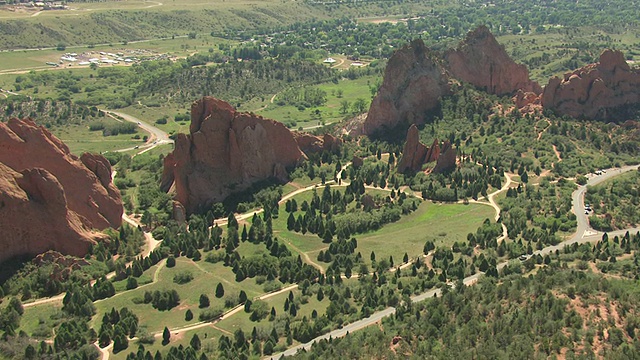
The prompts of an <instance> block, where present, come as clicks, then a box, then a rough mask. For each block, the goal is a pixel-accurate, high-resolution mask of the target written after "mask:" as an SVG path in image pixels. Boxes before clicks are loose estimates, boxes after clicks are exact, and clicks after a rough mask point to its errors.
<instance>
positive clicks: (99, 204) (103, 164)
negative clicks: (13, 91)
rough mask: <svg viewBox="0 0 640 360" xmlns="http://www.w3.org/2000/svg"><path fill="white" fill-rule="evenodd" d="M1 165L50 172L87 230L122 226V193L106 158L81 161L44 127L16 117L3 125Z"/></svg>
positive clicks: (87, 156)
mask: <svg viewBox="0 0 640 360" xmlns="http://www.w3.org/2000/svg"><path fill="white" fill-rule="evenodd" d="M0 162H2V163H4V164H5V165H7V166H9V167H10V168H12V169H14V170H15V171H18V172H22V171H23V170H26V169H33V168H42V169H45V170H47V171H48V172H49V173H51V174H52V175H53V176H55V178H56V179H57V180H58V181H59V182H60V184H61V185H62V187H63V189H66V190H67V194H66V195H67V203H68V205H69V210H71V211H73V212H75V213H77V214H78V215H80V216H81V217H82V218H83V223H84V225H86V226H87V227H89V228H94V229H100V230H102V229H105V228H108V227H113V228H117V227H119V226H120V225H121V224H122V213H123V210H124V209H123V207H122V201H121V199H120V192H119V191H118V189H117V188H116V187H115V186H114V185H113V183H112V182H111V165H110V164H109V161H108V160H107V159H105V158H104V156H102V155H94V154H84V155H83V156H82V157H81V158H80V159H78V157H76V156H75V155H73V154H71V152H70V151H69V148H68V147H67V145H65V144H64V143H63V142H62V141H60V140H59V139H58V138H56V137H55V136H53V135H52V134H51V133H50V132H49V131H48V130H47V129H45V128H44V127H42V126H37V125H36V124H35V123H34V122H33V121H32V120H30V119H24V120H18V119H15V118H14V119H10V120H9V121H8V122H7V123H6V124H5V123H0ZM71 189H72V190H73V191H70V190H71Z"/></svg>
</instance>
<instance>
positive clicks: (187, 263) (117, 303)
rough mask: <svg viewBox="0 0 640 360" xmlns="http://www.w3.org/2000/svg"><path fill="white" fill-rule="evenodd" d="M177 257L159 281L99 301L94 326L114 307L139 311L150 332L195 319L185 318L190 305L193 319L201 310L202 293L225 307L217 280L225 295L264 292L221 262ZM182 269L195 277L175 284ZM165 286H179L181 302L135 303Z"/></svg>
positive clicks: (93, 321) (161, 274) (166, 287)
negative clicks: (167, 306)
mask: <svg viewBox="0 0 640 360" xmlns="http://www.w3.org/2000/svg"><path fill="white" fill-rule="evenodd" d="M176 260H177V261H176V266H175V267H173V268H166V267H164V268H162V270H161V271H160V274H159V278H158V280H159V281H158V282H157V283H154V284H150V285H147V286H143V287H139V288H137V289H135V290H132V291H127V292H124V293H119V294H117V295H116V296H113V297H111V298H109V299H105V300H102V301H98V302H96V303H95V305H96V308H97V315H96V316H94V318H93V319H92V326H93V327H95V328H99V322H100V321H101V319H102V314H104V312H105V311H110V310H111V308H112V307H115V308H116V309H120V308H122V307H125V306H126V307H128V308H129V309H131V310H132V311H133V312H134V313H136V315H138V318H139V319H140V325H141V326H145V327H147V329H148V330H149V332H158V331H162V329H164V327H165V326H169V327H171V328H175V327H180V326H185V325H187V324H188V323H192V322H193V320H192V321H191V322H187V321H185V319H184V314H185V311H186V310H187V309H191V311H193V314H194V319H197V318H198V315H199V314H200V309H198V304H199V298H200V294H207V295H208V296H209V299H210V302H211V307H212V308H215V307H219V308H222V307H223V305H224V298H221V299H218V298H216V297H215V295H214V292H215V288H216V285H217V284H218V283H222V284H223V286H224V289H225V295H228V294H231V293H235V294H238V293H239V292H240V290H244V291H245V292H246V293H247V295H248V296H249V297H250V298H251V297H254V296H256V295H258V294H261V293H262V289H261V288H260V287H259V286H258V285H257V284H256V283H255V280H253V279H246V280H244V281H242V282H240V283H238V282H236V281H235V275H234V274H233V272H232V271H231V269H230V268H228V267H224V266H223V264H222V263H217V264H210V263H207V262H205V261H204V260H201V261H199V262H197V263H194V262H193V261H191V260H190V259H187V258H184V257H180V258H178V259H176ZM181 271H190V272H191V273H192V274H193V276H194V279H193V280H192V281H190V282H189V283H187V284H183V285H179V284H175V283H174V282H173V276H174V275H175V274H176V273H178V272H181ZM164 289H166V290H169V289H176V290H177V291H178V294H179V295H180V304H179V305H178V306H176V307H174V308H173V309H171V310H169V311H158V310H156V309H154V308H153V307H152V306H151V304H144V303H141V304H134V303H133V301H132V300H133V299H134V298H136V297H139V298H142V297H143V296H144V292H145V291H155V290H160V291H162V290H164Z"/></svg>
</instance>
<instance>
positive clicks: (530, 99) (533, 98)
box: [513, 90, 542, 113]
mask: <svg viewBox="0 0 640 360" xmlns="http://www.w3.org/2000/svg"><path fill="white" fill-rule="evenodd" d="M513 103H514V104H515V105H516V109H519V110H520V112H522V113H533V112H535V111H536V110H541V109H542V94H536V93H533V92H525V91H522V90H518V92H517V93H516V95H515V96H514V97H513Z"/></svg>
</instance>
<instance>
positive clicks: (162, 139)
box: [100, 109, 173, 155]
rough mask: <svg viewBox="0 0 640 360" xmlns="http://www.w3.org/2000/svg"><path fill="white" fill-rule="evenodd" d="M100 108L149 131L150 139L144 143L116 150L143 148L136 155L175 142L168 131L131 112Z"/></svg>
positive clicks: (111, 115)
mask: <svg viewBox="0 0 640 360" xmlns="http://www.w3.org/2000/svg"><path fill="white" fill-rule="evenodd" d="M100 110H101V111H104V112H105V113H106V114H107V115H108V116H110V117H112V118H114V119H116V120H120V119H124V120H125V121H128V122H131V123H134V124H136V125H138V126H139V127H140V128H141V129H142V130H144V131H146V132H148V133H149V139H148V140H147V142H146V143H145V144H144V145H142V146H133V147H128V148H125V149H119V150H116V152H125V151H131V150H137V149H141V151H139V152H137V153H136V155H140V154H144V153H145V152H147V151H149V150H151V149H153V148H155V147H156V146H159V145H163V144H173V140H172V139H170V138H169V134H167V133H166V132H164V131H162V130H160V129H158V128H157V127H155V126H153V125H151V124H149V123H147V122H145V121H143V120H140V119H138V118H137V117H135V116H131V115H129V114H125V113H121V112H117V111H112V110H103V109H100Z"/></svg>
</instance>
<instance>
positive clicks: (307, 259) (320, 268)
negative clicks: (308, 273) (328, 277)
mask: <svg viewBox="0 0 640 360" xmlns="http://www.w3.org/2000/svg"><path fill="white" fill-rule="evenodd" d="M283 240H284V241H285V242H286V243H287V245H289V246H291V248H292V249H293V250H295V251H296V252H297V253H298V254H301V255H302V257H303V258H304V260H305V261H306V263H307V264H309V265H311V266H313V267H314V268H316V269H318V270H319V271H320V274H324V268H323V267H322V266H320V264H318V263H317V262H315V261H313V260H312V259H311V257H310V256H309V254H307V253H306V252H303V251H302V250H300V249H298V247H297V246H295V245H293V244H292V243H291V241H289V240H287V239H283Z"/></svg>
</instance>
